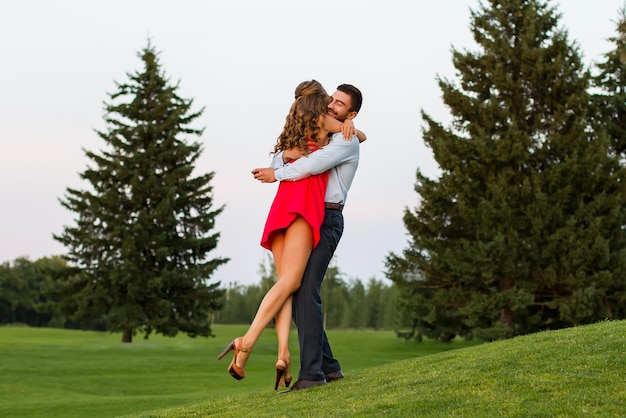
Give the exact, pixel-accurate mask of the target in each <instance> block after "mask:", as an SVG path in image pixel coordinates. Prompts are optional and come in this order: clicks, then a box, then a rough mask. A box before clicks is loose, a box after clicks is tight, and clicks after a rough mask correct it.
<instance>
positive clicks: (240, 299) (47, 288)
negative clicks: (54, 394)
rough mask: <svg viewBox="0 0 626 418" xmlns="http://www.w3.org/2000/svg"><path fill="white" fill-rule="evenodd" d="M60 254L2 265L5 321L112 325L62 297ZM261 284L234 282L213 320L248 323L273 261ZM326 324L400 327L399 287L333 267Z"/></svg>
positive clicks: (0, 304) (65, 269)
mask: <svg viewBox="0 0 626 418" xmlns="http://www.w3.org/2000/svg"><path fill="white" fill-rule="evenodd" d="M74 273H75V272H74V271H73V269H72V268H70V267H69V266H68V265H67V263H66V262H65V260H63V259H62V258H60V257H51V258H42V259H39V260H36V261H30V260H28V259H26V258H18V259H16V260H15V261H13V262H12V263H8V262H7V263H4V264H2V265H0V325H4V324H11V323H20V324H26V325H29V326H33V327H56V328H72V329H75V328H81V329H91V330H99V331H103V330H107V329H109V321H108V319H107V318H106V316H105V315H100V316H93V315H90V316H89V317H84V318H83V319H82V320H78V317H76V316H75V315H73V312H71V311H68V310H67V308H66V304H65V303H64V301H63V298H62V294H63V291H62V289H60V287H59V286H61V287H62V286H63V281H59V280H58V278H59V277H63V276H67V275H68V274H69V275H71V274H74ZM260 273H261V279H260V282H259V283H258V284H252V285H238V284H235V283H231V284H230V285H229V286H228V287H227V288H226V289H225V292H224V293H223V295H222V298H221V299H220V300H218V303H219V304H220V305H221V306H222V309H221V310H219V311H216V312H213V313H212V314H211V315H210V318H209V319H210V320H211V322H212V323H218V324H249V323H250V322H251V321H252V319H253V317H254V315H255V313H256V311H257V309H258V307H259V303H260V302H261V299H262V298H263V296H265V293H266V292H267V290H268V289H269V288H270V287H271V285H272V284H273V283H274V280H275V279H276V276H275V272H274V269H273V267H272V264H271V260H269V258H268V260H267V262H266V263H264V264H262V265H261V269H260ZM322 297H323V300H324V316H325V319H326V327H327V328H371V329H376V330H378V329H396V328H397V326H398V312H397V309H396V300H397V297H398V295H397V288H396V287H395V286H389V285H385V284H384V283H383V282H381V281H378V280H375V279H370V281H369V282H368V283H367V284H366V285H364V284H363V283H362V282H361V281H360V280H358V279H353V280H349V281H346V280H345V279H344V277H343V274H342V273H341V272H340V271H339V268H338V267H336V266H334V267H330V268H329V269H328V272H327V275H326V278H325V280H324V284H323V286H322Z"/></svg>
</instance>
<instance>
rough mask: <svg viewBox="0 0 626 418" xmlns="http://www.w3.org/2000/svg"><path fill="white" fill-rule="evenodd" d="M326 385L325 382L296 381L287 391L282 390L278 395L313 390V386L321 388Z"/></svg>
mask: <svg viewBox="0 0 626 418" xmlns="http://www.w3.org/2000/svg"><path fill="white" fill-rule="evenodd" d="M325 384H326V380H302V379H299V380H296V383H294V384H293V386H292V387H291V388H290V389H289V390H284V391H282V392H278V393H287V392H293V391H294V390H302V389H308V388H313V387H315V386H321V385H325Z"/></svg>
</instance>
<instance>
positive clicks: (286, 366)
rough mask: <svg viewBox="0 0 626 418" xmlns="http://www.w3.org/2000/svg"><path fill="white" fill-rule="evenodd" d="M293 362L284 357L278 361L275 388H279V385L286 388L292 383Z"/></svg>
mask: <svg viewBox="0 0 626 418" xmlns="http://www.w3.org/2000/svg"><path fill="white" fill-rule="evenodd" d="M291 380H292V377H291V363H290V362H287V361H286V360H283V359H278V361H276V381H275V382H274V390H278V386H284V387H286V388H288V387H289V385H290V384H291Z"/></svg>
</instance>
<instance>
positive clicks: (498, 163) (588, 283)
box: [387, 0, 624, 340]
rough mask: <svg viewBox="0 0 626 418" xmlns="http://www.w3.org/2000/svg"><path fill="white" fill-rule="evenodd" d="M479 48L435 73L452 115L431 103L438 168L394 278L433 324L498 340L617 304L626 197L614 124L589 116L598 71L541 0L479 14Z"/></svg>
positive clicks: (414, 312) (497, 2)
mask: <svg viewBox="0 0 626 418" xmlns="http://www.w3.org/2000/svg"><path fill="white" fill-rule="evenodd" d="M471 19H472V22H471V29H472V32H473V35H474V40H475V41H476V43H477V44H478V46H479V50H478V51H477V52H470V51H463V52H459V51H456V50H454V51H453V63H454V66H455V68H456V69H457V74H458V76H459V77H460V85H459V86H457V85H455V84H454V83H453V82H451V81H448V80H446V79H441V78H440V79H439V80H438V81H439V86H440V88H441V90H442V92H443V100H444V103H445V104H446V106H447V107H448V108H449V110H450V112H451V114H452V117H453V122H452V124H451V126H450V127H448V128H446V127H444V126H442V125H441V124H440V123H437V122H436V121H434V120H433V119H432V118H431V117H430V116H429V115H428V114H426V113H425V112H422V116H423V118H424V120H425V121H426V127H425V128H424V141H425V142H426V143H427V145H428V146H429V147H430V148H431V149H432V151H433V154H434V157H435V159H436V161H437V162H438V164H439V166H440V168H441V175H440V176H439V178H438V179H435V180H433V179H430V178H428V177H426V176H424V175H423V174H422V173H421V172H420V171H419V170H418V171H417V183H416V186H415V190H416V192H417V193H418V194H419V195H420V204H419V206H418V207H417V208H415V209H414V210H413V211H411V210H409V209H407V210H406V211H405V214H404V223H405V226H406V228H407V230H408V232H409V234H410V238H411V240H410V242H409V247H408V248H406V249H405V250H404V251H403V254H402V256H398V255H395V254H390V255H389V256H388V258H387V267H388V277H389V278H390V279H391V280H393V281H394V282H395V283H396V284H397V285H398V286H399V287H401V288H402V289H404V290H403V294H404V295H405V297H406V295H410V297H411V302H412V304H411V305H410V306H409V307H408V308H407V309H408V310H409V311H410V315H408V316H409V317H411V318H412V321H413V324H414V325H415V326H417V328H418V329H419V331H420V332H421V333H423V334H424V335H439V336H445V338H451V337H453V336H454V335H462V336H465V337H469V336H477V337H480V338H483V339H487V340H492V339H497V338H505V337H509V336H512V335H516V334H521V333H527V332H533V331H537V330H541V329H548V328H559V327H564V326H570V325H575V324H582V323H588V322H593V321H597V320H599V319H603V318H606V317H611V312H610V310H609V309H608V305H607V303H606V300H607V298H610V297H613V295H611V292H612V288H611V286H612V283H614V282H615V281H616V280H619V278H621V277H623V273H624V268H623V266H622V265H621V263H619V262H618V259H619V254H620V252H621V251H622V247H623V230H622V229H621V223H620V222H621V220H620V219H621V208H620V205H621V204H620V202H619V198H618V196H617V193H616V192H617V191H616V187H615V182H616V179H615V176H614V173H613V171H612V170H611V166H612V160H611V159H610V158H609V152H608V143H607V140H606V137H604V136H602V135H597V134H595V133H594V132H593V131H592V130H591V129H589V117H590V115H589V114H590V111H589V110H590V104H589V102H590V100H589V95H588V93H587V89H588V87H589V74H588V71H586V70H585V68H584V67H583V65H582V62H581V57H580V55H579V52H578V49H577V47H576V46H575V45H573V44H572V43H570V42H569V40H568V38H567V33H566V31H565V30H563V29H560V28H559V27H558V21H559V15H558V13H557V12H556V11H555V9H554V8H552V7H550V6H549V5H548V4H547V3H546V2H542V1H538V0H506V1H504V0H490V1H488V2H485V3H483V4H481V5H480V7H479V9H478V10H477V11H472V13H471Z"/></svg>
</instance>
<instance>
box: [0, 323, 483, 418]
mask: <svg viewBox="0 0 626 418" xmlns="http://www.w3.org/2000/svg"><path fill="white" fill-rule="evenodd" d="M245 329H246V327H245V326H243V325H215V326H214V327H213V331H214V333H215V334H216V337H215V338H189V337H187V336H186V335H182V334H181V335H178V336H177V337H176V338H167V337H163V336H160V335H152V336H151V337H150V339H149V340H144V339H142V338H136V339H135V341H133V343H132V344H123V343H121V342H120V338H121V336H120V334H109V333H105V332H91V331H72V330H61V329H49V328H28V327H20V326H8V327H0V417H2V418H4V417H7V418H8V417H10V418H22V417H24V418H31V417H47V418H51V417H62V418H84V417H118V416H123V415H128V414H133V413H134V414H136V413H141V412H143V411H150V410H153V409H159V408H171V407H176V406H180V405H188V404H193V403H196V402H200V401H207V400H216V399H224V398H229V397H232V396H239V395H240V394H242V393H243V394H245V393H250V392H256V393H259V394H262V395H263V396H269V397H271V398H272V399H273V397H274V396H275V394H274V392H273V390H272V388H273V382H274V374H275V372H274V368H273V367H274V362H275V361H276V334H275V332H274V330H272V329H268V330H266V331H265V332H264V333H263V335H262V336H261V339H260V340H259V341H258V342H257V344H256V346H255V347H254V353H253V356H252V358H251V359H250V362H249V363H248V366H249V367H247V368H246V369H247V371H248V376H247V377H246V378H245V379H244V380H242V381H239V382H237V381H235V380H234V379H233V378H231V377H230V376H229V375H228V373H226V369H227V367H228V363H229V361H230V358H228V359H226V358H225V359H224V360H223V361H217V360H216V356H217V354H219V352H220V351H222V349H223V348H224V347H225V346H226V344H227V343H228V342H230V341H231V340H232V339H233V338H234V337H236V336H239V335H241V334H243V333H244V331H245ZM328 334H329V336H330V338H331V341H332V343H333V349H334V350H335V354H336V355H337V356H338V357H339V358H340V359H341V363H342V367H343V369H344V371H345V372H346V373H350V374H351V373H353V372H354V371H356V370H362V369H366V368H369V367H375V366H377V365H383V364H387V363H392V362H395V361H398V360H402V359H407V358H414V357H419V356H425V355H431V354H433V353H440V352H442V351H448V350H454V349H458V348H463V347H467V346H470V345H475V343H470V342H466V341H455V342H453V343H452V344H443V343H440V342H437V341H432V340H426V341H424V342H423V343H416V342H414V341H410V342H405V341H403V340H401V339H398V338H396V337H395V335H394V333H393V332H392V331H371V330H359V331H356V330H331V331H329V333H328ZM295 340H296V337H295V331H294V335H293V336H292V344H291V345H292V348H293V349H294V350H295V347H296V341H295ZM357 351H358V355H354V353H356V352H357ZM297 354H298V353H297V351H296V352H294V353H292V356H293V357H292V360H293V362H294V364H297V358H298V356H297Z"/></svg>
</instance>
